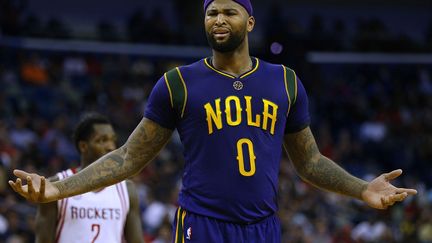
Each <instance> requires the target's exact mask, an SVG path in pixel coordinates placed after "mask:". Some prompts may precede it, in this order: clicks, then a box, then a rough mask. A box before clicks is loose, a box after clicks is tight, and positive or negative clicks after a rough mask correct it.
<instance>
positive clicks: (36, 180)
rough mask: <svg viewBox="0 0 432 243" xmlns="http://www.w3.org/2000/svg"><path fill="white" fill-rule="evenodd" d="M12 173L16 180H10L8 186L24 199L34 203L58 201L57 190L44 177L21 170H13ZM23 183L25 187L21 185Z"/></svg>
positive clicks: (58, 194)
mask: <svg viewBox="0 0 432 243" xmlns="http://www.w3.org/2000/svg"><path fill="white" fill-rule="evenodd" d="M13 173H14V175H15V176H16V177H18V178H17V179H16V180H15V182H14V181H12V180H10V181H9V185H10V186H11V187H12V189H13V190H14V191H15V192H17V193H18V194H20V195H21V196H23V197H24V198H25V199H27V200H29V201H31V202H35V203H46V202H51V201H55V200H58V199H60V198H59V196H60V192H59V190H58V188H57V187H55V186H54V185H53V184H52V183H51V182H49V181H47V180H46V179H45V177H43V176H40V175H38V174H34V173H27V172H25V171H22V170H14V172H13ZM23 181H25V182H26V185H23V184H22V183H23Z"/></svg>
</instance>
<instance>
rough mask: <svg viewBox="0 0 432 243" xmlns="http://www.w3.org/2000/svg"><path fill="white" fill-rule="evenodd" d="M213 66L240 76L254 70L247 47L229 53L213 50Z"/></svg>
mask: <svg viewBox="0 0 432 243" xmlns="http://www.w3.org/2000/svg"><path fill="white" fill-rule="evenodd" d="M212 65H213V67H215V68H216V69H218V70H220V71H223V72H226V73H229V74H232V75H234V76H239V75H241V74H243V73H245V72H247V71H249V70H251V69H252V60H251V57H250V55H249V50H248V47H247V45H245V46H242V47H240V48H239V49H237V50H235V51H234V52H228V53H222V52H217V51H215V50H213V57H212Z"/></svg>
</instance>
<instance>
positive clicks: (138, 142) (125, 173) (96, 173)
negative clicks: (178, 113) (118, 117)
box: [57, 118, 172, 197]
mask: <svg viewBox="0 0 432 243" xmlns="http://www.w3.org/2000/svg"><path fill="white" fill-rule="evenodd" d="M171 134H172V130H170V129H166V128H163V127H161V126H159V125H158V124H157V123H155V122H153V121H151V120H148V119H146V118H144V119H142V120H141V122H140V123H139V125H138V126H137V127H136V128H135V130H134V131H133V132H132V134H131V135H130V137H129V139H128V140H127V142H126V144H125V145H123V146H122V147H120V148H118V149H116V150H114V151H112V152H110V153H108V154H106V155H105V156H103V157H102V158H100V159H98V160H97V163H92V164H91V165H90V166H88V167H87V168H85V169H84V170H82V171H81V172H80V173H78V174H77V175H76V176H73V177H72V178H67V179H66V180H64V181H63V183H58V185H57V187H58V189H59V190H60V193H61V195H64V196H66V197H67V196H70V195H76V194H79V193H82V192H85V191H89V190H94V189H96V188H100V187H103V186H108V185H111V184H114V183H116V182H118V181H121V180H123V179H126V178H127V177H129V176H131V175H133V174H136V173H138V172H139V171H140V170H141V169H142V168H143V167H144V166H145V165H146V164H147V163H148V162H150V161H151V160H152V159H153V158H154V157H155V156H156V155H157V153H158V152H159V151H160V150H161V149H162V147H163V146H164V145H165V144H166V143H167V142H168V140H169V138H170V137H171ZM75 189H76V190H75Z"/></svg>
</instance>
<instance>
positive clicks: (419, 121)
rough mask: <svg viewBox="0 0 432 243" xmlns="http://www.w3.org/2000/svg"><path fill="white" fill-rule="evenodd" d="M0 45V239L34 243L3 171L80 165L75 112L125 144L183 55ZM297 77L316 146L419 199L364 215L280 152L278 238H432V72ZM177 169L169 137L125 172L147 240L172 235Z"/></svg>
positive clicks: (313, 69) (314, 71)
mask: <svg viewBox="0 0 432 243" xmlns="http://www.w3.org/2000/svg"><path fill="white" fill-rule="evenodd" d="M0 51H1V52H2V53H4V54H5V55H2V57H1V60H0V82H1V84H2V89H1V90H0V109H1V112H0V162H1V163H0V177H1V180H0V181H1V184H0V194H1V197H0V208H1V210H0V239H1V240H4V241H5V242H14V241H11V240H12V239H14V238H23V239H25V240H24V242H31V241H32V237H33V233H32V232H33V231H34V216H35V205H31V204H28V203H26V202H25V201H23V200H22V199H21V198H19V197H17V196H16V195H15V194H14V193H13V192H12V191H11V190H10V189H9V188H8V186H7V179H8V178H11V177H12V175H11V170H12V169H13V168H23V169H25V170H29V171H34V172H38V173H42V174H44V175H46V176H49V175H53V174H54V173H55V172H56V171H59V170H62V169H65V168H68V167H74V166H77V165H78V164H79V162H78V160H79V157H78V154H77V152H76V151H75V149H74V146H73V144H72V142H71V133H72V130H73V127H74V125H75V124H76V122H77V120H78V118H79V116H80V115H81V114H82V113H83V112H84V111H90V110H96V111H99V112H102V113H104V114H106V115H108V116H109V117H110V118H111V120H112V121H113V122H114V124H115V127H116V130H117V132H118V133H119V137H120V143H122V142H124V141H125V139H126V138H127V135H128V134H129V133H130V132H131V131H132V129H133V128H134V127H135V126H136V124H137V123H138V122H139V120H140V119H141V117H142V114H143V110H144V107H145V103H146V98H147V97H148V94H149V92H150V91H151V88H152V86H153V85H154V83H155V81H156V80H157V79H158V78H159V76H161V75H162V74H163V72H164V71H165V70H168V69H170V68H171V67H173V66H176V65H181V64H184V63H186V62H189V61H190V60H171V59H158V60H150V59H147V58H143V57H130V56H115V55H93V54H91V55H90V54H77V53H46V52H35V51H22V50H13V49H0ZM297 73H298V75H299V76H300V78H301V79H302V81H303V82H304V84H305V86H306V89H307V91H308V93H309V97H310V103H311V106H310V111H311V114H312V118H313V123H312V128H313V131H314V133H315V135H316V137H317V141H318V143H319V147H320V149H321V151H322V153H323V154H324V155H326V156H328V157H330V158H333V159H334V160H335V161H338V162H339V163H341V165H342V166H343V167H344V168H346V169H347V170H349V171H350V172H351V173H353V174H355V175H357V176H359V177H362V178H364V179H366V180H370V179H371V178H373V177H374V176H377V175H378V174H379V173H382V172H387V171H389V170H391V169H395V168H402V169H404V174H403V176H402V178H400V179H398V180H397V181H396V183H397V184H398V185H399V186H405V187H414V188H417V189H418V190H419V195H418V196H416V197H413V198H412V199H409V200H408V201H406V202H404V203H401V204H397V205H395V206H394V207H392V208H391V209H390V210H387V211H376V210H372V209H369V208H367V207H366V206H364V205H363V204H362V203H360V202H358V201H355V200H352V199H347V198H344V197H341V196H338V195H335V194H329V193H323V192H320V191H318V190H316V189H314V188H311V187H310V186H308V185H307V184H305V183H304V182H302V181H301V180H300V179H299V178H298V177H297V176H296V174H295V171H294V169H293V167H292V165H291V163H290V162H289V161H288V160H287V159H286V158H285V157H283V160H282V163H281V173H280V217H281V219H282V222H283V232H284V242H320V243H321V242H431V241H432V214H431V213H432V211H431V210H432V207H431V205H432V204H431V202H432V189H431V185H432V176H431V174H430V168H431V166H430V162H431V159H432V152H431V151H432V125H431V124H432V109H431V107H432V76H431V75H432V67H431V66H430V65H429V66H419V65H343V64H340V65H337V64H331V65H310V64H308V65H302V66H300V68H299V69H298V70H297ZM182 164H183V158H182V148H181V145H180V142H179V139H178V136H177V135H175V136H174V137H173V139H172V141H171V142H170V143H169V144H168V146H167V147H166V148H165V149H164V150H163V151H162V153H161V154H160V155H159V156H158V157H157V159H156V161H155V162H153V163H151V164H150V166H148V167H147V168H145V169H144V171H142V172H141V173H140V174H139V175H138V176H136V177H135V178H134V181H135V182H136V183H137V187H138V192H139V195H140V204H141V218H142V220H143V227H144V231H145V237H146V239H148V240H150V241H154V242H168V239H169V238H170V232H171V226H170V223H171V220H172V219H173V213H174V211H175V208H176V197H177V193H178V189H179V187H180V186H181V181H180V178H181V169H182ZM371 232H374V233H373V234H372V233H371ZM18 242H20V241H18Z"/></svg>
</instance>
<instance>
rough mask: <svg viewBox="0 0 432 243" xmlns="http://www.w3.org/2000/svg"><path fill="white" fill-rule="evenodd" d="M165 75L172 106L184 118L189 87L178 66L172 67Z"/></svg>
mask: <svg viewBox="0 0 432 243" xmlns="http://www.w3.org/2000/svg"><path fill="white" fill-rule="evenodd" d="M164 77H165V82H166V85H167V86H168V91H169V94H170V99H171V100H170V101H171V107H172V108H173V109H174V110H175V111H176V113H177V115H178V116H179V117H180V118H183V115H184V111H185V107H186V100H187V89H186V83H185V81H184V79H183V76H182V74H181V72H180V69H179V68H178V67H176V68H174V69H171V70H170V71H168V72H166V73H165V74H164Z"/></svg>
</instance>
